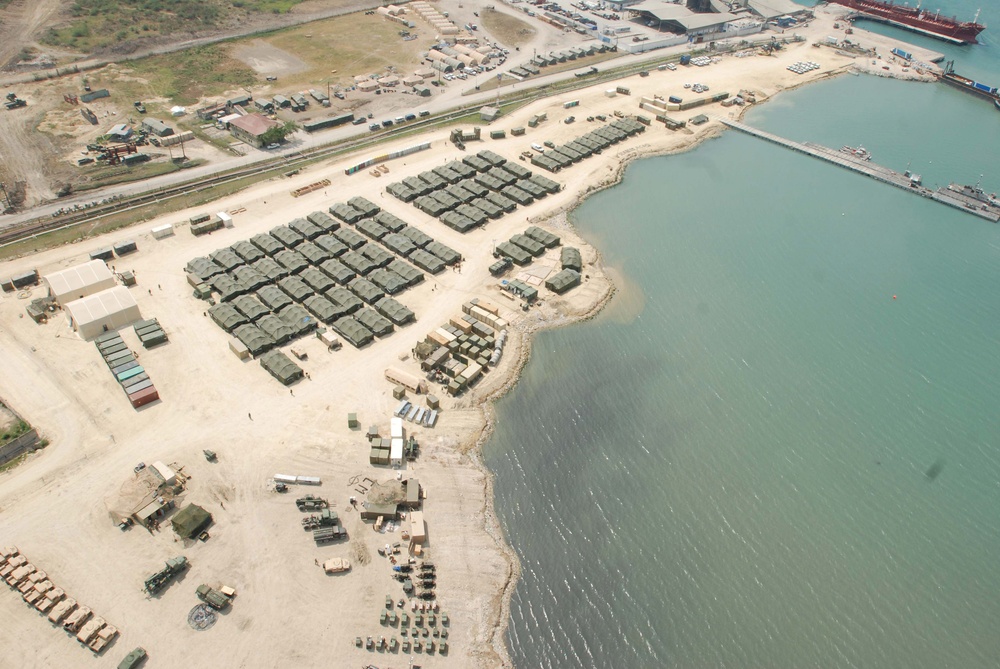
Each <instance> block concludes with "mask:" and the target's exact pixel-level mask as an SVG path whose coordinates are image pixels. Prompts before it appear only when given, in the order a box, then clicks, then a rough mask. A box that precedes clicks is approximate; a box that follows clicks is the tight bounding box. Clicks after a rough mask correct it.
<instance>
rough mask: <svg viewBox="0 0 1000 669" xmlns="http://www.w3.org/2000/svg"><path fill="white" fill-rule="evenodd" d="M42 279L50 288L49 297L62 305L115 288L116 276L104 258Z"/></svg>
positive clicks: (47, 275)
mask: <svg viewBox="0 0 1000 669" xmlns="http://www.w3.org/2000/svg"><path fill="white" fill-rule="evenodd" d="M42 281H43V282H44V283H45V286H46V287H47V288H48V289H49V297H51V298H52V299H54V300H55V302H56V304H58V305H59V306H61V307H64V306H66V303H67V302H72V301H73V300H80V299H83V298H84V297H87V296H88V295H93V294H94V293H97V292H100V291H102V290H107V289H108V288H113V287H114V286H115V285H116V284H115V277H114V276H113V275H112V274H111V270H110V269H108V266H107V265H106V264H104V261H103V260H91V261H90V262H85V263H83V264H82V265H76V266H75V267H70V268H68V269H64V270H60V271H58V272H53V273H52V274H46V275H45V276H43V277H42Z"/></svg>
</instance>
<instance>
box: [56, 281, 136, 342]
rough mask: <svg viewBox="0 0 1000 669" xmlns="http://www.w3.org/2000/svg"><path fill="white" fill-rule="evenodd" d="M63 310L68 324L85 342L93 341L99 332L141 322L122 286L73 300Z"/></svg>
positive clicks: (130, 295) (127, 293) (128, 294)
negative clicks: (86, 340) (67, 318)
mask: <svg viewBox="0 0 1000 669" xmlns="http://www.w3.org/2000/svg"><path fill="white" fill-rule="evenodd" d="M64 308H65V309H66V315H67V316H68V317H69V324H70V325H71V326H72V327H73V329H74V330H76V331H77V332H78V333H79V334H80V336H81V337H83V338H84V339H93V338H94V337H96V336H97V335H99V334H101V333H102V332H107V331H109V330H117V329H119V328H123V327H125V326H126V325H131V324H132V323H134V322H136V321H137V320H139V319H141V318H142V314H141V313H139V305H137V304H136V303H135V298H133V297H132V293H130V292H128V288H125V287H124V286H115V287H114V288H108V289H107V290H102V291H101V292H99V293H94V294H93V295H88V296H87V297H84V298H83V299H81V300H73V301H72V302H69V303H67V304H65V305H64Z"/></svg>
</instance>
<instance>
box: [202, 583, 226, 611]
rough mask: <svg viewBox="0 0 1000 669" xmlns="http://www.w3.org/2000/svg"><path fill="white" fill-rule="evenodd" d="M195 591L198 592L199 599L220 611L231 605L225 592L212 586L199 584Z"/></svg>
mask: <svg viewBox="0 0 1000 669" xmlns="http://www.w3.org/2000/svg"><path fill="white" fill-rule="evenodd" d="M195 593H197V595H198V599H200V600H201V601H203V602H205V603H206V604H208V605H209V606H211V607H212V608H213V609H216V610H218V611H221V610H222V609H224V608H226V607H227V606H229V598H228V597H226V596H225V595H224V594H222V593H221V592H219V591H218V590H216V589H215V588H212V587H210V586H207V585H205V584H202V585H199V586H198V588H197V590H195Z"/></svg>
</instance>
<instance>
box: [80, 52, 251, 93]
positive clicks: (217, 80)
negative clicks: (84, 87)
mask: <svg viewBox="0 0 1000 669" xmlns="http://www.w3.org/2000/svg"><path fill="white" fill-rule="evenodd" d="M230 51H231V43H228V42H224V43H221V44H213V45H210V46H203V47H195V48H193V49H186V50H184V51H178V52H176V53H168V54H163V55H161V56H150V57H149V58H143V59H141V60H136V61H132V62H130V63H128V64H127V65H119V66H116V68H115V69H118V68H123V69H122V71H123V72H125V71H127V72H128V76H127V77H119V78H118V80H117V81H113V82H111V83H112V85H113V86H114V89H117V91H118V92H123V93H125V92H127V91H129V90H134V91H135V95H134V97H135V99H136V100H144V99H147V98H152V97H164V98H168V99H169V100H170V102H171V104H178V105H185V106H190V105H194V104H195V103H197V102H198V100H199V99H201V98H202V97H206V96H213V95H220V94H222V93H224V92H225V91H229V90H233V89H239V88H243V87H249V86H252V85H254V84H255V83H257V81H258V77H257V74H256V73H255V72H254V71H253V70H252V69H251V68H250V67H249V66H247V65H246V64H244V63H242V62H240V61H238V60H236V59H235V58H233V57H232V56H230V55H229V54H230ZM124 68H127V70H126V69H124ZM136 78H139V79H142V80H143V81H135V79H136ZM144 82H145V83H144ZM91 85H93V83H92V84H91ZM114 89H113V90H114ZM128 98H129V96H128V95H126V99H128Z"/></svg>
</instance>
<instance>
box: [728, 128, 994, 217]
mask: <svg viewBox="0 0 1000 669" xmlns="http://www.w3.org/2000/svg"><path fill="white" fill-rule="evenodd" d="M719 120H720V121H722V123H724V124H725V125H726V126H728V127H730V128H732V129H733V130H739V131H740V132H743V133H746V134H748V135H751V136H753V137H757V138H759V139H763V140H765V141H768V142H771V143H772V144H777V145H779V146H783V147H785V148H787V149H791V150H793V151H798V152H799V153H804V154H806V155H807V156H812V157H813V158H819V159H820V160H825V161H826V162H828V163H833V164H834V165H838V166H840V167H843V168H845V169H848V170H851V171H852V172H857V173H858V174H863V175H864V176H866V177H870V178H872V179H875V180H876V181H881V182H882V183H885V184H889V185H890V186H895V187H896V188H899V189H902V190H905V191H906V192H907V193H912V194H914V195H919V196H921V197H925V198H928V199H931V200H934V201H935V202H940V203H941V204H944V205H947V206H949V207H954V208H955V209H958V210H960V211H963V212H965V213H967V214H972V215H973V216H978V217H980V218H985V219H986V220H987V221H992V222H993V223H996V222H998V221H1000V207H995V206H991V205H990V204H987V203H985V202H981V201H979V200H977V199H975V198H973V197H969V196H967V195H964V194H962V193H959V192H957V191H954V190H952V189H950V188H939V189H938V190H931V189H930V188H925V187H924V186H922V185H920V183H919V182H918V181H915V180H914V178H911V175H910V174H909V173H905V174H900V173H898V172H893V171H892V170H890V169H889V168H888V167H883V166H881V165H877V164H875V163H872V162H870V161H869V160H866V159H864V158H860V157H857V156H855V155H852V154H850V153H845V152H843V151H838V150H836V149H831V148H828V147H825V146H820V145H819V144H812V143H809V142H795V141H792V140H790V139H785V138H784V137H779V136H778V135H775V134H772V133H769V132H765V131H764V130H760V129H758V128H754V127H753V126H749V125H747V124H745V123H740V122H739V121H732V120H730V119H725V118H720V119H719Z"/></svg>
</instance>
